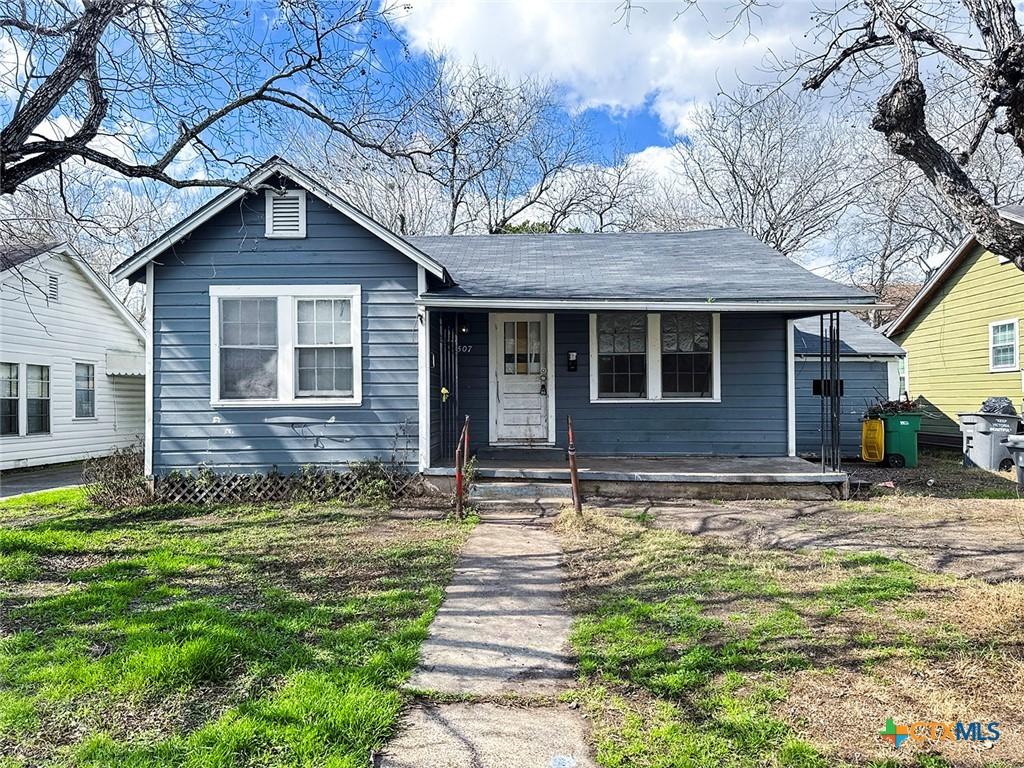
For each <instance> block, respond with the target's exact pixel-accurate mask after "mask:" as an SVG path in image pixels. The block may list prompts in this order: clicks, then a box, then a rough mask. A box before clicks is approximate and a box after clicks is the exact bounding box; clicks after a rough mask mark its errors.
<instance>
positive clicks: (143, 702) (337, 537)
mask: <svg viewBox="0 0 1024 768" xmlns="http://www.w3.org/2000/svg"><path fill="white" fill-rule="evenodd" d="M59 493H60V494H61V495H60V496H58V497H55V498H54V499H52V501H53V503H52V504H51V503H49V500H48V499H49V497H43V501H37V503H35V504H28V503H25V502H24V500H19V504H17V505H11V506H10V507H8V508H7V509H5V511H6V512H8V513H11V514H10V515H9V516H8V517H7V518H6V519H13V511H12V510H16V511H17V513H18V515H20V516H21V519H20V520H18V521H17V524H16V525H15V526H13V527H0V569H3V572H4V573H5V574H7V578H8V581H9V582H10V585H9V588H8V590H7V592H6V593H5V594H3V595H2V599H3V601H4V606H3V610H4V611H5V616H6V617H7V618H8V619H9V620H10V622H11V625H12V627H13V630H14V631H12V632H11V633H10V634H8V635H7V636H6V637H4V638H3V639H2V640H0V754H3V753H5V752H10V751H11V750H12V749H13V746H14V745H15V744H17V745H18V748H19V751H20V752H21V753H23V754H27V755H29V763H30V764H47V765H55V766H65V765H67V766H71V765H74V766H92V767H95V768H100V767H101V766H103V767H106V766H111V767H112V766H119V767H120V766H135V767H138V768H142V767H143V766H145V767H146V768H150V767H153V768H155V767H157V766H160V767H162V766H168V767H170V766H191V765H194V766H225V767H226V766H243V765H261V766H264V765H266V766H312V765H317V766H357V765H358V766H363V765H366V764H367V761H368V759H369V752H370V751H371V750H372V749H373V748H375V747H377V746H379V745H380V744H381V743H383V741H384V740H385V739H386V738H387V736H388V734H389V733H390V731H391V729H392V728H393V727H394V723H395V718H396V717H397V715H398V713H399V711H400V709H401V706H402V697H401V695H400V693H399V687H400V685H401V683H402V682H403V681H404V680H405V679H406V677H407V676H408V674H409V673H410V672H411V670H412V669H413V667H414V666H415V664H416V660H417V656H418V651H419V646H420V643H421V642H422V640H423V639H424V638H425V636H426V633H427V627H428V626H429V623H430V620H431V618H432V616H433V613H434V611H435V610H436V608H437V606H438V605H439V604H440V601H441V598H442V595H443V589H444V585H445V583H446V581H447V579H448V578H449V577H450V573H451V569H452V567H453V565H454V560H455V557H456V554H457V551H458V548H459V547H460V546H461V543H462V541H464V538H465V535H466V534H467V532H468V529H469V526H466V525H456V524H451V523H441V522H433V521H412V520H409V521H396V520H384V519H375V518H372V517H367V516H365V515H364V514H363V513H353V512H352V511H351V510H347V509H344V508H342V507H331V506H329V505H317V506H313V505H293V506H259V505H257V506H247V507H233V508H223V509H217V510H198V509H190V508H181V507H177V508H175V507H167V508H152V509H145V510H134V511H127V512H118V513H111V512H108V511H105V510H97V509H91V508H89V507H88V506H85V507H83V506H82V505H81V504H80V503H79V500H77V497H75V496H72V495H69V494H68V492H59ZM190 518H192V519H190ZM44 562H45V563H46V568H45V569H41V568H40V565H39V564H40V563H44ZM12 576H14V577H16V578H11V577H12ZM37 579H39V581H38V582H37V581H36V580H37ZM167 702H178V704H177V705H175V706H177V707H178V709H175V708H174V707H173V706H170V705H169V704H168V703H167ZM195 713H200V714H198V715H197V714H195ZM202 713H206V714H202ZM197 717H198V718H199V719H198V721H197V720H196V718H197ZM138 722H141V723H145V727H143V728H142V729H141V730H140V729H139V728H138V727H137V726H133V725H132V724H133V723H138ZM69 725H72V726H73V727H74V730H73V732H74V734H75V737H74V738H73V739H71V741H70V743H66V744H64V746H61V747H55V746H54V741H53V740H52V739H50V738H48V733H49V732H51V731H52V730H54V729H57V730H59V731H60V732H61V733H66V732H68V730H69Z"/></svg>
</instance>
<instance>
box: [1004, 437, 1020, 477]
mask: <svg viewBox="0 0 1024 768" xmlns="http://www.w3.org/2000/svg"><path fill="white" fill-rule="evenodd" d="M1006 447H1007V449H1008V450H1009V451H1010V455H1011V456H1013V464H1014V466H1015V467H1016V468H1017V485H1024V435H1010V436H1009V437H1008V438H1007V440H1006Z"/></svg>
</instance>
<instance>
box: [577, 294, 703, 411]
mask: <svg viewBox="0 0 1024 768" xmlns="http://www.w3.org/2000/svg"><path fill="white" fill-rule="evenodd" d="M718 328H719V318H718V315H717V314H715V313H710V312H661V313H656V312H650V313H647V312H603V313H597V314H593V315H591V316H590V367H591V375H590V399H591V400H592V401H593V402H601V401H605V402H607V401H616V400H622V401H640V402H650V401H659V402H660V401H675V402H680V401H708V402H717V401H718V400H719V399H720V394H719V360H718Z"/></svg>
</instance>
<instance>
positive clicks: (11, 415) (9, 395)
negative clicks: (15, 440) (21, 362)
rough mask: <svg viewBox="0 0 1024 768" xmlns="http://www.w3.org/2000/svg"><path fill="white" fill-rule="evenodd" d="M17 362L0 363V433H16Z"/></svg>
mask: <svg viewBox="0 0 1024 768" xmlns="http://www.w3.org/2000/svg"><path fill="white" fill-rule="evenodd" d="M20 432H21V430H20V428H19V424H18V364H17V363H0V435H17V434H20Z"/></svg>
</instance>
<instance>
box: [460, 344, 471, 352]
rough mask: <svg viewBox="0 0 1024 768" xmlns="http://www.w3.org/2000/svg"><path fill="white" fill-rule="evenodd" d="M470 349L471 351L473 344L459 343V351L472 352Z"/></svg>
mask: <svg viewBox="0 0 1024 768" xmlns="http://www.w3.org/2000/svg"><path fill="white" fill-rule="evenodd" d="M472 351H473V345H472V344H459V352H472Z"/></svg>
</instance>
